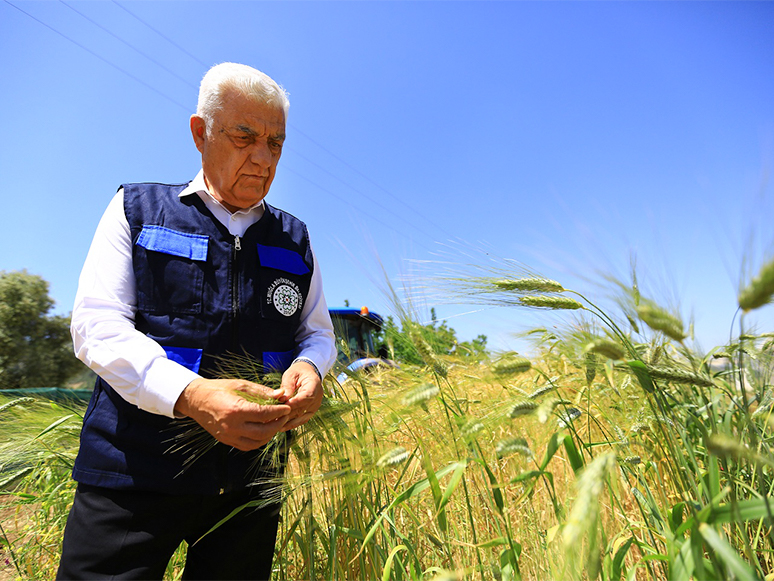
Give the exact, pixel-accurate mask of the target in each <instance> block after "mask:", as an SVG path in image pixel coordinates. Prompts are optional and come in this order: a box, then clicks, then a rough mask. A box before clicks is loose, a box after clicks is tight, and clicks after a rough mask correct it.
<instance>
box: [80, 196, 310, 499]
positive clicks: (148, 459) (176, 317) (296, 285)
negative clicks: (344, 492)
mask: <svg viewBox="0 0 774 581" xmlns="http://www.w3.org/2000/svg"><path fill="white" fill-rule="evenodd" d="M186 185H187V184H180V185H166V184H126V185H124V186H122V187H123V189H124V211H125V213H126V218H127V221H128V222H129V227H130V230H131V237H132V244H133V268H134V274H135V279H136V291H137V293H136V294H137V312H136V315H135V327H136V328H137V330H138V331H140V332H142V333H144V334H146V335H147V336H148V337H150V338H152V339H154V340H155V341H156V342H157V343H159V344H160V345H161V346H162V347H163V348H164V350H165V351H166V353H167V356H168V357H169V358H170V359H171V360H173V361H176V362H178V363H180V364H181V365H184V366H186V367H187V368H189V369H192V370H193V371H196V372H197V373H199V375H201V376H203V377H207V378H215V377H222V376H223V374H222V373H221V372H220V371H219V362H221V361H222V360H223V359H224V358H228V357H229V356H232V357H233V356H241V357H244V356H247V357H249V359H250V360H251V361H252V362H253V363H254V365H255V366H256V368H258V369H263V371H264V372H271V371H278V372H282V371H284V370H285V369H287V367H288V366H289V365H290V363H291V362H292V361H293V359H294V358H295V355H296V341H295V335H296V331H297V330H298V326H299V323H300V317H301V310H302V309H303V306H304V302H305V300H306V298H307V296H308V293H309V284H310V281H311V277H312V269H313V267H314V264H313V260H312V252H311V247H310V246H309V237H308V234H307V230H306V226H305V225H304V223H303V222H301V221H300V220H298V219H297V218H295V217H293V216H291V215H290V214H287V213H285V212H283V211H281V210H278V209H276V208H273V207H271V206H269V205H268V204H264V206H265V211H264V214H263V216H262V217H261V219H260V220H259V221H258V222H256V223H255V224H253V225H252V226H250V227H249V228H248V229H247V231H246V232H245V234H244V236H242V237H241V238H240V239H239V240H237V239H236V237H234V236H232V235H231V234H230V233H229V232H228V230H227V229H226V228H225V227H224V226H223V225H222V224H221V223H220V222H219V221H218V220H217V219H215V217H214V216H213V215H212V214H211V213H210V211H209V210H208V209H207V207H206V206H205V205H204V203H203V202H202V200H201V199H200V198H199V196H198V195H195V194H194V195H188V196H185V197H183V198H180V197H178V194H179V193H180V192H181V191H182V190H183V189H184V188H185V187H186ZM192 430H193V432H192ZM197 433H198V435H199V436H200V441H203V442H208V443H210V444H211V443H212V442H214V439H213V438H212V437H211V436H209V434H206V432H204V430H203V429H202V428H200V427H199V426H198V425H197V424H195V423H194V422H193V421H192V420H190V419H187V418H186V419H181V420H178V419H171V418H167V417H165V416H160V415H157V414H152V413H149V412H146V411H143V410H140V409H139V408H138V407H136V406H135V405H132V404H129V403H128V402H126V401H125V400H124V399H123V398H122V397H121V396H120V395H118V393H117V392H116V391H115V390H113V388H112V387H110V385H108V383H107V382H106V381H104V380H103V379H101V378H98V380H97V383H96V386H95V388H94V393H93V395H92V398H91V401H90V403H89V406H88V408H87V410H86V415H85V417H84V426H83V432H82V434H81V447H80V450H79V453H78V457H77V459H76V461H75V467H74V469H73V477H74V478H75V480H77V481H78V482H82V483H85V484H91V485H95V486H103V487H108V488H132V489H137V490H148V491H157V492H168V493H175V492H180V493H183V492H185V493H190V494H216V493H219V492H221V491H232V490H237V489H240V488H243V487H245V486H248V485H250V484H252V483H253V482H254V481H255V480H256V478H258V477H259V476H260V475H261V474H263V475H264V476H265V475H267V474H271V470H270V469H269V467H268V466H266V465H265V463H264V462H262V461H261V450H257V451H254V452H240V451H238V450H235V449H233V448H230V447H228V446H225V445H223V444H220V443H216V444H214V445H211V446H210V447H209V449H208V450H207V451H206V452H204V453H202V452H201V450H199V452H198V453H197V454H196V455H194V454H193V450H194V448H193V447H192V444H190V443H189V444H186V443H185V442H182V440H181V438H185V437H186V436H189V437H190V436H191V435H192V434H194V435H195V434H197ZM181 442H182V443H183V445H181ZM194 457H195V460H194V461H193V462H191V460H192V458H194Z"/></svg>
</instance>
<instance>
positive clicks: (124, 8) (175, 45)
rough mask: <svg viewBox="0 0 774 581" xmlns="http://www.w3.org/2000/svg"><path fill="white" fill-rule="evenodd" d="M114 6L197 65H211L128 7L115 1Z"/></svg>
mask: <svg viewBox="0 0 774 581" xmlns="http://www.w3.org/2000/svg"><path fill="white" fill-rule="evenodd" d="M113 4H115V5H116V6H118V7H119V8H120V9H121V10H123V11H124V12H126V13H127V14H129V15H130V16H132V17H133V18H136V19H137V20H139V21H140V22H142V23H143V24H144V25H145V26H147V27H148V28H150V29H151V30H152V31H153V32H155V33H156V34H158V35H159V36H160V37H161V38H163V39H164V40H166V41H167V42H168V43H169V44H171V45H172V46H174V47H175V48H176V49H178V50H179V51H181V52H182V53H184V54H186V55H188V56H189V57H191V58H192V59H193V60H195V61H196V62H197V63H199V64H200V65H202V66H203V67H208V66H209V65H207V63H204V62H202V61H200V60H199V59H198V58H196V56H194V55H192V54H191V53H190V52H188V51H187V50H185V49H184V48H183V47H182V46H180V45H179V44H177V43H176V42H175V41H173V40H172V39H170V38H169V37H168V36H166V35H165V34H164V33H163V32H161V31H160V30H157V29H156V28H154V27H152V26H151V25H150V24H148V23H147V22H145V21H144V20H143V19H142V18H140V17H139V16H137V15H136V14H135V13H134V12H132V11H131V10H129V9H128V8H127V7H126V6H122V5H121V4H119V3H118V2H116V0H113Z"/></svg>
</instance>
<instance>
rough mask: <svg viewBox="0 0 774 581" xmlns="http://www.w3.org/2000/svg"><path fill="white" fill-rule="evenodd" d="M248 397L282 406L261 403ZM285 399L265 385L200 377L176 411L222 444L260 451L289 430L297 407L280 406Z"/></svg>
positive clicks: (186, 389)
mask: <svg viewBox="0 0 774 581" xmlns="http://www.w3.org/2000/svg"><path fill="white" fill-rule="evenodd" d="M244 396H247V397H251V398H260V399H267V400H276V401H277V402H278V403H277V404H268V405H265V404H257V403H253V402H251V401H248V400H247V399H245V397H244ZM281 399H283V393H282V391H281V390H273V389H269V388H268V387H266V386H265V385H259V384H257V383H251V382H249V381H243V380H241V379H204V378H199V379H195V380H193V381H192V382H191V383H189V384H188V386H187V387H186V388H185V389H184V390H183V393H181V394H180V397H179V398H178V400H177V402H176V403H175V412H176V413H178V414H182V415H184V416H188V417H190V418H192V419H194V420H196V422H197V423H198V424H199V425H201V426H202V427H203V428H204V429H205V430H207V431H208V432H209V433H210V434H212V435H213V436H214V437H215V438H216V439H217V440H218V441H220V442H223V443H224V444H226V445H228V446H233V447H234V448H236V449H238V450H242V451H245V452H246V451H248V450H255V449H257V448H260V447H261V446H263V445H264V444H266V443H267V442H268V441H269V440H271V439H272V438H273V437H274V435H275V434H276V433H277V432H280V431H282V430H284V429H285V426H286V424H287V422H288V421H289V419H290V417H291V416H290V414H291V413H292V409H293V408H292V406H290V405H286V404H284V403H280V400H281ZM318 407H319V404H318Z"/></svg>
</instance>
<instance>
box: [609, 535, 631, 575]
mask: <svg viewBox="0 0 774 581" xmlns="http://www.w3.org/2000/svg"><path fill="white" fill-rule="evenodd" d="M633 542H634V537H630V538H629V540H627V541H626V542H625V543H624V544H623V545H621V547H620V548H619V549H618V550H617V551H616V552H615V557H614V558H613V574H612V579H615V580H616V581H618V579H620V578H621V567H622V566H623V561H624V558H625V557H626V553H628V552H629V547H631V546H632V543H633Z"/></svg>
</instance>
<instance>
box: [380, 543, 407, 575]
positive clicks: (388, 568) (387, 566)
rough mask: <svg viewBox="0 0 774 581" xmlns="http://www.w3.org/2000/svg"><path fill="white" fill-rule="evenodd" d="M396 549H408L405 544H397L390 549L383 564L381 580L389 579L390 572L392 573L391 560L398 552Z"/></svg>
mask: <svg viewBox="0 0 774 581" xmlns="http://www.w3.org/2000/svg"><path fill="white" fill-rule="evenodd" d="M398 551H408V547H406V545H398V546H397V547H395V548H394V549H393V550H392V551H390V554H389V555H388V557H387V562H386V563H385V564H384V571H383V572H382V581H390V574H391V573H392V561H393V559H395V555H397V554H398Z"/></svg>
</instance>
